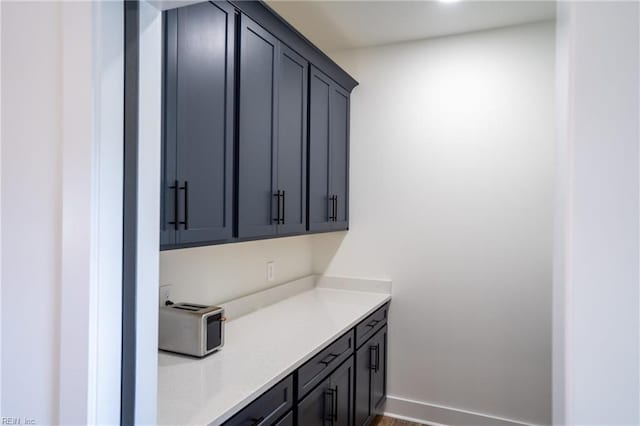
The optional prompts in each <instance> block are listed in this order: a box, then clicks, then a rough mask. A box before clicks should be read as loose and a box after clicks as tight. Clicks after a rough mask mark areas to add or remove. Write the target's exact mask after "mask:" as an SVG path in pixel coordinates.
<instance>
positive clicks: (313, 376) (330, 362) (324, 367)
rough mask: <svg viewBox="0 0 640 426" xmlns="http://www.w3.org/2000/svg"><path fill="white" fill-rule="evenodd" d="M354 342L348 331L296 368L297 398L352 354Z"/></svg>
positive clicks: (302, 395) (351, 334) (351, 332)
mask: <svg viewBox="0 0 640 426" xmlns="http://www.w3.org/2000/svg"><path fill="white" fill-rule="evenodd" d="M354 343H355V342H354V335H353V331H349V332H348V333H347V334H345V335H344V336H342V337H340V338H339V339H338V340H336V341H335V342H333V343H332V344H331V345H329V346H328V347H327V348H326V349H324V350H322V352H320V353H319V354H318V355H316V356H314V357H313V358H312V359H311V360H309V361H308V362H307V363H306V364H305V365H303V366H302V367H300V368H299V369H298V400H300V399H302V398H303V397H304V396H305V395H306V394H307V393H308V392H309V391H310V390H311V389H313V388H314V387H315V386H316V385H317V384H318V383H320V382H321V381H322V380H323V379H324V378H326V377H327V376H328V375H329V374H330V373H331V372H332V371H333V370H334V369H335V368H336V367H337V366H339V365H340V364H341V363H342V362H343V361H344V360H346V359H347V358H349V356H350V355H351V354H353V350H354V346H355V345H354Z"/></svg>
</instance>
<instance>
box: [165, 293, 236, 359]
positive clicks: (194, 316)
mask: <svg viewBox="0 0 640 426" xmlns="http://www.w3.org/2000/svg"><path fill="white" fill-rule="evenodd" d="M225 320H226V319H225V318H224V310H223V309H222V308H220V307H218V306H206V305H197V304H195V303H175V304H171V305H168V306H161V307H160V314H159V324H158V347H159V349H160V350H163V351H169V352H176V353H179V354H184V355H191V356H196V357H203V356H206V355H209V354H210V353H212V352H215V351H216V350H218V349H220V348H221V347H222V345H224V322H225Z"/></svg>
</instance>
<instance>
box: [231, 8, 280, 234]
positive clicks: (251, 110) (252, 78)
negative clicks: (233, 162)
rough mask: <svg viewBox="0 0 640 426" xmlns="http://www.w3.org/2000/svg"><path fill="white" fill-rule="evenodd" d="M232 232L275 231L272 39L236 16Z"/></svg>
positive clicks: (274, 43)
mask: <svg viewBox="0 0 640 426" xmlns="http://www.w3.org/2000/svg"><path fill="white" fill-rule="evenodd" d="M240 37H241V47H240V117H239V120H240V123H239V132H240V134H239V147H238V149H239V165H238V167H239V170H238V236H239V237H240V238H248V237H261V236H269V235H273V234H275V231H276V225H275V221H274V219H275V208H276V204H277V202H276V201H277V199H276V198H275V197H274V192H275V190H276V188H275V180H276V174H275V172H276V169H277V162H276V158H275V157H274V155H275V152H276V151H275V150H276V146H275V141H276V139H277V135H276V129H275V126H274V118H275V108H276V105H277V99H276V97H277V87H276V85H277V79H276V75H277V74H276V66H277V43H278V42H277V40H276V39H275V38H274V37H273V36H272V35H271V34H269V33H268V32H266V31H265V30H264V29H262V28H261V27H260V26H259V25H257V24H256V23H255V22H253V21H251V20H250V19H249V18H247V17H246V16H244V15H243V16H242V17H241V35H240Z"/></svg>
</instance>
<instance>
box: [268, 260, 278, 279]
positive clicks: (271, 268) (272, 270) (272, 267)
mask: <svg viewBox="0 0 640 426" xmlns="http://www.w3.org/2000/svg"><path fill="white" fill-rule="evenodd" d="M275 279H276V262H274V261H271V262H267V281H275Z"/></svg>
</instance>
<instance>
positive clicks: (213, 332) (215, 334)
mask: <svg viewBox="0 0 640 426" xmlns="http://www.w3.org/2000/svg"><path fill="white" fill-rule="evenodd" d="M221 320H222V315H221V314H216V315H211V316H209V317H207V352H209V351H210V350H212V349H215V348H217V347H220V346H221V345H222V321H221Z"/></svg>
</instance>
